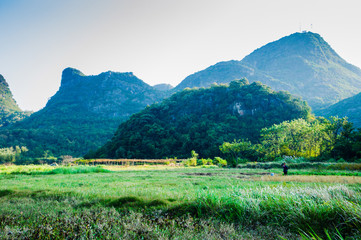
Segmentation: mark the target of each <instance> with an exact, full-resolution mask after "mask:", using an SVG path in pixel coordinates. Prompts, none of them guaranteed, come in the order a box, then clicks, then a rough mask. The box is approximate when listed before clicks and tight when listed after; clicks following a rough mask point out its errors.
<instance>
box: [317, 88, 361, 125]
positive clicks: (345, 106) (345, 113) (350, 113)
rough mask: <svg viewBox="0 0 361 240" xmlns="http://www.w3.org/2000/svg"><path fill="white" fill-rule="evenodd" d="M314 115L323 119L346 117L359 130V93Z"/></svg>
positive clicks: (360, 117)
mask: <svg viewBox="0 0 361 240" xmlns="http://www.w3.org/2000/svg"><path fill="white" fill-rule="evenodd" d="M316 114H317V115H320V116H324V117H330V116H338V117H348V120H349V121H350V122H353V123H354V126H355V127H357V128H361V93H359V94H357V95H355V96H353V97H350V98H346V99H344V100H342V101H340V102H338V103H336V104H334V105H331V106H329V107H328V108H325V109H322V110H320V111H318V112H316Z"/></svg>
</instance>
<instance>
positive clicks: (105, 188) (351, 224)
mask: <svg viewBox="0 0 361 240" xmlns="http://www.w3.org/2000/svg"><path fill="white" fill-rule="evenodd" d="M112 170H113V171H112V172H94V171H89V172H86V173H79V174H70V175H69V174H53V175H40V174H34V175H28V174H0V181H1V183H2V184H1V186H0V222H1V225H0V238H10V239H11V238H12V239H18V238H31V239H35V238H36V236H39V237H40V238H64V236H68V237H69V238H81V236H83V237H84V236H86V237H85V238H89V239H92V238H124V239H137V238H143V239H155V238H156V239H220V238H226V239H279V235H280V236H282V237H284V238H285V239H297V238H298V237H299V232H300V231H301V230H303V231H306V232H307V231H309V229H310V227H312V229H313V230H314V231H315V232H316V233H318V234H320V235H321V236H322V234H323V235H324V229H328V230H329V232H330V234H336V230H335V229H338V230H339V231H340V233H341V234H342V235H343V236H347V237H349V238H355V239H357V238H360V231H361V225H360V223H361V207H360V206H361V193H360V192H361V191H360V190H361V188H360V185H359V184H339V183H332V182H331V183H330V182H324V183H323V182H317V181H316V180H315V182H312V183H310V182H300V181H295V182H292V178H294V177H300V176H288V177H283V176H279V175H276V176H275V177H273V178H271V179H270V180H268V179H267V181H263V180H265V179H263V178H266V177H267V175H262V174H263V173H264V172H260V170H252V171H248V170H242V171H241V170H239V169H206V168H173V167H172V168H171V167H169V168H161V169H160V170H159V169H154V168H152V169H144V168H142V170H134V169H133V170H129V169H128V170H127V169H122V170H121V171H114V170H115V169H112ZM46 171H49V170H44V171H43V172H46ZM50 171H51V170H50ZM70 172H72V171H70ZM73 173H77V172H76V171H73ZM241 173H247V174H241ZM281 177H282V178H281ZM306 177H309V176H306ZM316 177H322V176H316ZM327 177H329V176H327ZM336 177H338V176H336ZM354 178H358V177H354Z"/></svg>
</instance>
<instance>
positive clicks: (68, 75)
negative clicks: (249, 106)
mask: <svg viewBox="0 0 361 240" xmlns="http://www.w3.org/2000/svg"><path fill="white" fill-rule="evenodd" d="M163 97H164V93H162V92H159V91H157V90H155V89H153V88H152V87H151V86H149V85H147V84H146V83H144V82H143V81H141V80H140V79H138V78H137V77H135V76H134V75H133V74H132V73H114V72H105V73H102V74H99V75H97V76H85V75H84V74H83V73H81V72H80V71H78V70H76V69H72V68H67V69H65V70H64V71H63V74H62V82H61V86H60V89H59V91H58V92H57V93H56V94H55V95H54V96H53V97H52V98H51V99H50V100H49V101H48V103H47V105H46V106H45V108H43V109H42V110H40V111H39V112H36V113H34V114H33V115H32V116H31V117H29V118H28V119H25V120H24V121H21V122H18V123H16V124H13V125H11V126H8V127H6V128H1V129H0V146H1V147H11V146H26V147H27V148H28V150H29V152H28V153H27V154H28V156H36V157H42V156H44V155H47V156H51V155H54V156H61V155H72V156H82V155H84V154H85V153H86V152H88V151H89V150H91V149H97V148H98V147H100V146H101V145H103V144H104V143H105V142H106V140H107V139H109V138H110V137H111V136H112V134H114V132H115V130H116V129H117V127H118V126H119V124H120V123H121V122H122V121H124V120H125V119H127V118H128V117H129V116H130V115H131V114H133V113H135V112H138V111H140V110H141V109H143V108H144V107H145V106H147V105H148V104H152V103H153V102H155V101H157V100H159V99H162V98H163Z"/></svg>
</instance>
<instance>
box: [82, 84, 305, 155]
mask: <svg viewBox="0 0 361 240" xmlns="http://www.w3.org/2000/svg"><path fill="white" fill-rule="evenodd" d="M309 114H310V108H309V107H308V105H307V103H306V102H304V101H301V100H300V99H298V98H295V97H293V96H291V95H290V94H288V93H286V92H283V91H281V92H275V91H273V90H271V89H270V88H269V87H268V86H266V85H263V84H261V83H259V82H255V83H252V84H249V83H248V81H247V80H246V79H242V80H237V81H232V82H231V83H230V84H229V86H228V85H215V86H212V87H211V88H200V89H185V90H184V91H181V92H179V93H176V94H173V95H172V96H171V97H169V98H167V99H165V100H164V101H163V102H161V103H158V104H154V105H151V106H150V107H147V108H146V109H144V110H143V111H141V112H140V113H137V114H134V115H133V116H131V118H130V119H129V120H128V121H126V122H124V123H122V124H121V125H120V126H119V128H118V130H117V132H116V133H115V135H114V137H113V138H112V140H111V141H109V142H108V143H107V144H105V145H104V146H103V147H102V148H100V149H99V150H98V151H96V152H95V153H94V152H92V153H89V154H88V155H87V156H86V157H88V158H165V157H178V158H185V157H189V156H190V153H191V151H192V150H195V151H196V152H197V153H199V154H200V156H201V157H214V156H219V153H220V152H219V145H221V144H222V143H223V142H225V141H233V140H234V139H239V138H244V139H249V140H250V141H253V142H257V141H258V139H259V134H260V130H261V129H262V128H264V127H267V126H271V125H273V124H275V123H281V122H283V121H285V120H291V119H296V118H305V119H307V118H308V117H309Z"/></svg>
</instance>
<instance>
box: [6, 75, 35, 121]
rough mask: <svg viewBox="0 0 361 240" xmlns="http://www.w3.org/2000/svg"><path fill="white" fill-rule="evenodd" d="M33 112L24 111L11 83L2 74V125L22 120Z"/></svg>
mask: <svg viewBox="0 0 361 240" xmlns="http://www.w3.org/2000/svg"><path fill="white" fill-rule="evenodd" d="M30 114H31V112H23V111H22V110H21V109H20V108H19V106H18V105H17V104H16V102H15V100H14V98H13V95H12V93H11V91H10V89H9V85H8V83H7V82H6V80H5V78H4V77H3V76H2V75H1V74H0V127H3V126H7V125H9V124H11V123H14V122H17V121H20V120H22V119H24V118H26V117H28V116H30Z"/></svg>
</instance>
